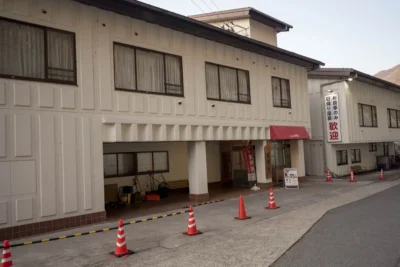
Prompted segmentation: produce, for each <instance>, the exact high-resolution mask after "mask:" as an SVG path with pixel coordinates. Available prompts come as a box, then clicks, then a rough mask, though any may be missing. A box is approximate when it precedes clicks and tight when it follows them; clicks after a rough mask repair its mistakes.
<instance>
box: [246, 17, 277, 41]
mask: <svg viewBox="0 0 400 267" xmlns="http://www.w3.org/2000/svg"><path fill="white" fill-rule="evenodd" d="M250 30H251V31H250V34H251V36H250V37H251V38H252V39H255V40H258V41H261V42H264V43H267V44H270V45H274V46H278V40H277V39H278V37H277V33H276V30H275V29H274V28H272V27H269V26H267V25H264V24H262V23H260V22H258V21H255V20H250Z"/></svg>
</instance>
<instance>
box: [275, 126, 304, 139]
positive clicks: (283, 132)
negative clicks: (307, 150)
mask: <svg viewBox="0 0 400 267" xmlns="http://www.w3.org/2000/svg"><path fill="white" fill-rule="evenodd" d="M270 137H271V140H293V139H296V140H301V139H310V136H309V135H308V132H307V130H306V128H304V127H303V126H270Z"/></svg>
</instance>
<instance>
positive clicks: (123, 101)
mask: <svg viewBox="0 0 400 267" xmlns="http://www.w3.org/2000/svg"><path fill="white" fill-rule="evenodd" d="M117 101H118V103H117V107H118V111H121V112H128V111H129V94H127V93H124V92H118V94H117Z"/></svg>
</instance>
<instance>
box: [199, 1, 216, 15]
mask: <svg viewBox="0 0 400 267" xmlns="http://www.w3.org/2000/svg"><path fill="white" fill-rule="evenodd" d="M200 1H201V2H203V4H204V5H205V6H206V7H208V9H209V10H211V12H214V10H212V8H211V7H210V6H209V5H207V3H206V2H205V1H204V0H200Z"/></svg>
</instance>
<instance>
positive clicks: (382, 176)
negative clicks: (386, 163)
mask: <svg viewBox="0 0 400 267" xmlns="http://www.w3.org/2000/svg"><path fill="white" fill-rule="evenodd" d="M379 180H385V176H384V174H383V168H381V177H380V178H379Z"/></svg>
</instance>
